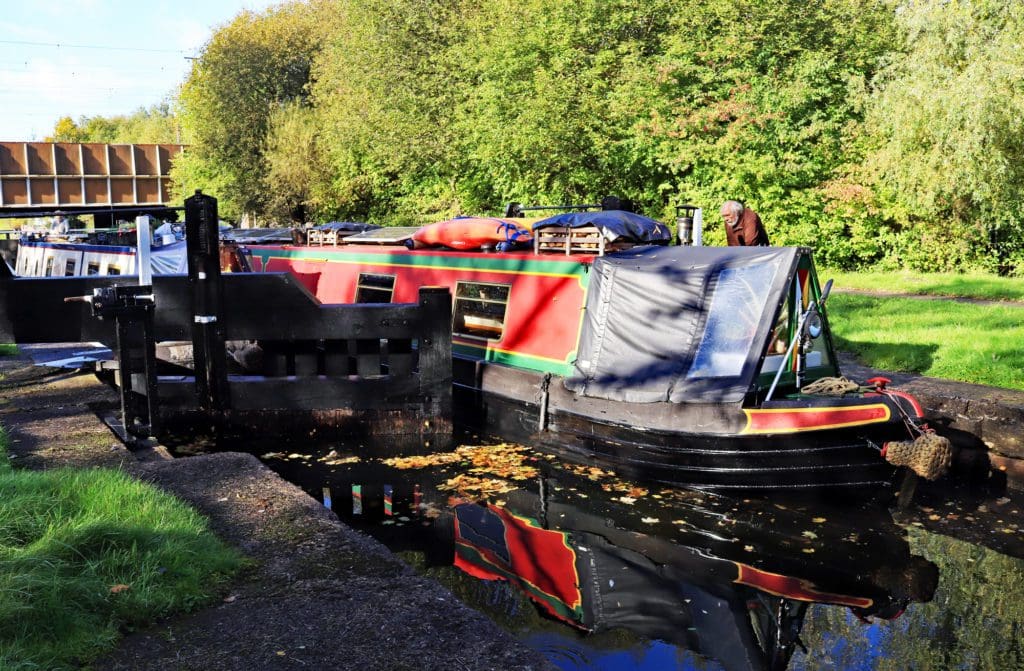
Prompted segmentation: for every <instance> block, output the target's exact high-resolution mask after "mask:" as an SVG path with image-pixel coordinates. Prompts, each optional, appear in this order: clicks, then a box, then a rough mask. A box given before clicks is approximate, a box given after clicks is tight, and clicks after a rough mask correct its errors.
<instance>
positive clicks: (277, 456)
mask: <svg viewBox="0 0 1024 671" xmlns="http://www.w3.org/2000/svg"><path fill="white" fill-rule="evenodd" d="M283 456H284V453H283V452H267V453H266V454H261V455H260V459H280V458H282V457H283Z"/></svg>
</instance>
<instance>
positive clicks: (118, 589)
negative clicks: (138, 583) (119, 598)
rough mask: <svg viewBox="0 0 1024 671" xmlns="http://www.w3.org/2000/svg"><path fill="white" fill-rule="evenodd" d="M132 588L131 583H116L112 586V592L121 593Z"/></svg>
mask: <svg viewBox="0 0 1024 671" xmlns="http://www.w3.org/2000/svg"><path fill="white" fill-rule="evenodd" d="M131 588H132V586H131V585H114V586H113V587H111V588H110V593H111V594H120V593H121V592H127V591H128V590H130V589H131Z"/></svg>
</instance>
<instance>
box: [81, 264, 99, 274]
mask: <svg viewBox="0 0 1024 671" xmlns="http://www.w3.org/2000/svg"><path fill="white" fill-rule="evenodd" d="M85 274H86V275H99V274H100V262H99V261H90V262H89V265H88V266H86V267H85Z"/></svg>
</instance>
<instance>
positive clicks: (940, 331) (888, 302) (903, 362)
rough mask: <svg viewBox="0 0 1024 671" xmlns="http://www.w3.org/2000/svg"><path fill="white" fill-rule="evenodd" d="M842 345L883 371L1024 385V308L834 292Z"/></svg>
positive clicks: (834, 320)
mask: <svg viewBox="0 0 1024 671" xmlns="http://www.w3.org/2000/svg"><path fill="white" fill-rule="evenodd" d="M828 303H829V304H828V309H829V320H830V322H831V324H832V331H833V335H834V336H835V339H836V346H837V347H839V349H841V350H844V351H848V352H852V353H854V354H856V355H857V356H858V357H859V358H860V359H861V360H862V361H863V362H864V363H865V364H866V365H868V366H871V367H873V368H878V369H879V370H893V371H910V372H916V373H921V374H923V375H930V376H932V377H940V378H946V379H949V380H959V381H961V382H973V383H976V384H987V385H992V386H996V387H1006V388H1009V389H1021V390H1024V372H1022V371H1024V348H1022V347H1021V345H1020V343H1021V342H1024V308H1022V307H1018V306H1015V305H1006V306H1000V305H977V304H970V303H958V302H954V301H922V300H917V299H913V298H897V297H882V298H879V297H874V296H865V295H859V294H841V293H835V294H832V296H831V297H830V298H829V301H828Z"/></svg>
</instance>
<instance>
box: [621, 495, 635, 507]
mask: <svg viewBox="0 0 1024 671" xmlns="http://www.w3.org/2000/svg"><path fill="white" fill-rule="evenodd" d="M619 501H621V502H622V503H625V504H626V505H629V506H631V505H633V504H634V503H636V499H634V498H633V497H632V496H620V497H619Z"/></svg>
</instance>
